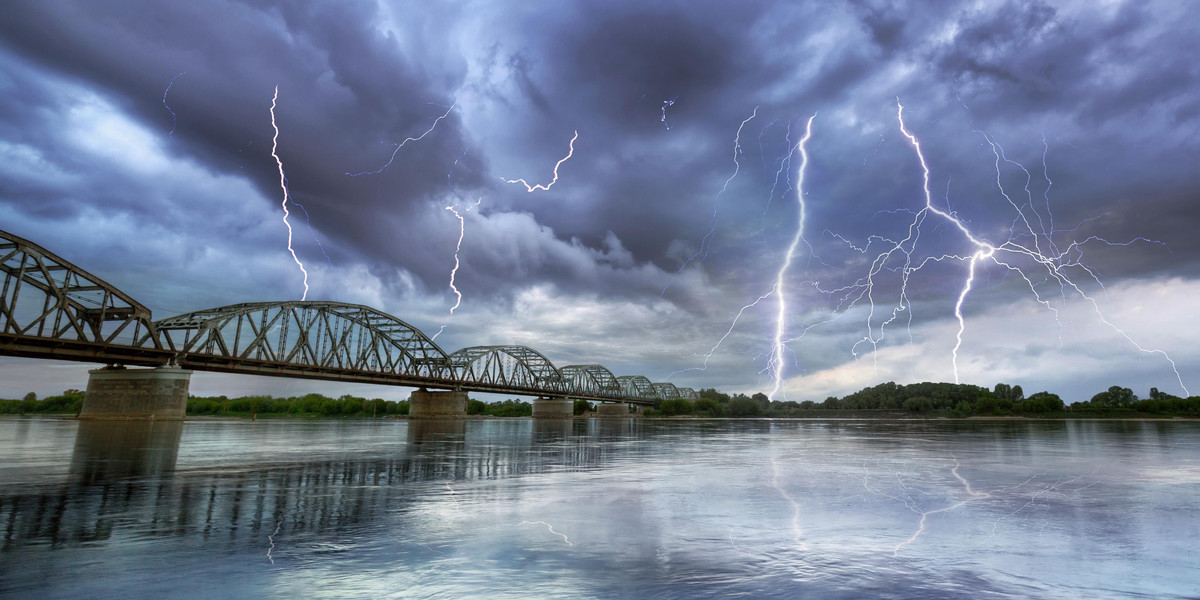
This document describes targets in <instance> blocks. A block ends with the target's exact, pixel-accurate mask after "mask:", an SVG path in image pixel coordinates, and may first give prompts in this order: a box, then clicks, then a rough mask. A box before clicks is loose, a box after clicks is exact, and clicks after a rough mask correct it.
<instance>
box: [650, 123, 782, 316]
mask: <svg viewBox="0 0 1200 600" xmlns="http://www.w3.org/2000/svg"><path fill="white" fill-rule="evenodd" d="M757 115H758V107H757V106H755V107H754V111H753V112H751V113H750V116H749V117H746V119H745V120H744V121H742V123H741V124H740V125H738V128H737V133H736V134H734V136H733V174H731V175H730V176H729V179H726V180H725V185H723V186H721V191H719V192H717V197H716V198H715V199H714V200H713V216H712V218H711V219H709V222H708V233H706V234H704V238H702V239H701V240H700V249H699V250H697V251H696V253H695V254H693V255H691V256H690V257H688V259H687V260H685V261H683V264H682V265H680V267H679V270H678V271H676V272H675V274H674V275H672V276H671V279H670V280H669V281H667V285H666V286H664V287H663V290H662V293H661V294H659V296H664V295H666V293H667V289H668V288H670V287H671V284H672V283H675V278H676V277H678V276H679V274H680V273H682V272H683V270H684V269H686V268H687V266H688V265H689V264H691V262H692V261H693V260H696V258H700V262H704V259H705V258H707V257H708V250H709V247H710V246H711V242H710V241H709V240H711V239H712V236H713V233H715V232H716V231H717V208H718V207H719V206H720V204H721V195H722V194H724V193H725V190H727V189H729V182H731V181H733V178H734V177H737V174H738V171H740V170H741V168H742V163H741V162H740V161H739V160H738V156H740V155H741V153H742V128H744V127H745V126H746V123H749V122H750V119H753V118H754V117H756V116H757Z"/></svg>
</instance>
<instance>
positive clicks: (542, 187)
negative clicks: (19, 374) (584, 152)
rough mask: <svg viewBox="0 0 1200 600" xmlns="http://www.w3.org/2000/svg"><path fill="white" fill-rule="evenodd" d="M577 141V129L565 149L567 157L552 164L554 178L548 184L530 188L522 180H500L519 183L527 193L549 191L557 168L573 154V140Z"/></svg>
mask: <svg viewBox="0 0 1200 600" xmlns="http://www.w3.org/2000/svg"><path fill="white" fill-rule="evenodd" d="M577 139H579V130H578V129H577V130H575V135H574V137H572V138H571V142H570V145H569V147H568V149H567V155H566V156H564V157H562V158H561V159H559V161H558V162H556V163H554V178H553V179H551V180H550V183H547V184H545V185H542V184H540V183H539V184H538V185H535V186H532V187H531V186H530V185H529V183H528V182H526V181H525V180H524V179H504V178H503V177H501V178H500V179H501V180H503V181H504V182H505V183H519V184H521V185H523V186H525V191H527V192H533V191H537V190H543V191H545V190H549V189H550V186H552V185H554V183H555V182H557V181H558V167H559V166H561V165H562V164H563V163H565V162H567V159H568V158H571V155H573V154H575V140H577Z"/></svg>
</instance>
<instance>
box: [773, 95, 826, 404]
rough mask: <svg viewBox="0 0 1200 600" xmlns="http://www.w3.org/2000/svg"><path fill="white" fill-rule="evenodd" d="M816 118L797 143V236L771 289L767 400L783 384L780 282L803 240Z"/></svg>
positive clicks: (784, 299)
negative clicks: (773, 308)
mask: <svg viewBox="0 0 1200 600" xmlns="http://www.w3.org/2000/svg"><path fill="white" fill-rule="evenodd" d="M816 118H817V115H813V116H811V117H809V118H808V124H807V125H806V126H805V129H804V137H802V138H800V142H799V143H797V144H796V148H797V149H799V150H800V170H799V173H798V174H797V175H796V201H797V203H798V205H799V208H800V216H799V220H798V222H797V223H796V234H795V235H794V236H793V237H792V243H791V244H790V245H788V249H787V253H786V254H785V255H784V257H783V265H782V266H780V267H779V274H778V275H776V277H775V287H774V288H773V290H774V292H775V297H776V300H777V301H778V303H779V312H778V314H777V315H776V320H775V341H774V343H773V345H772V346H771V358H770V360H769V361H768V363H767V368H768V369H769V370H770V372H771V373H772V375H773V377H774V379H775V384H774V386H773V387H772V388H771V393H770V394H768V395H767V398H768V399H771V400H774V399H775V394H777V393H779V388H780V386H782V385H783V333H784V329H785V326H786V322H787V321H786V320H787V296H786V295H785V294H784V285H783V279H784V276H786V275H787V272H788V269H790V268H791V266H792V258H793V257H794V256H795V255H796V247H797V246H799V245H800V240H802V239H803V238H804V221H805V217H806V210H805V209H806V207H805V204H804V173H805V171H806V170H807V169H808V149H807V144H808V140H809V138H811V137H812V124H813V120H814V119H816Z"/></svg>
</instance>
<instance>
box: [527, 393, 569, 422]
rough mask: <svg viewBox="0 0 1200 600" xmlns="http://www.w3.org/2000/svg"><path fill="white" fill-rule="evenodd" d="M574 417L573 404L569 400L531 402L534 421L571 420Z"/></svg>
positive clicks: (542, 399) (541, 399)
mask: <svg viewBox="0 0 1200 600" xmlns="http://www.w3.org/2000/svg"><path fill="white" fill-rule="evenodd" d="M574 417H575V402H574V401H572V400H571V399H570V398H538V399H537V400H534V401H533V418H535V419H572V418H574Z"/></svg>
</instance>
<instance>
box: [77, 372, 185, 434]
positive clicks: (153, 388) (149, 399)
mask: <svg viewBox="0 0 1200 600" xmlns="http://www.w3.org/2000/svg"><path fill="white" fill-rule="evenodd" d="M191 378H192V372H191V371H189V370H187V369H179V368H173V367H162V368H158V369H125V368H114V369H95V370H92V371H88V384H87V391H86V392H85V393H84V396H83V408H82V409H81V410H80V411H79V418H80V419H125V420H137V421H156V420H180V419H183V417H184V415H185V414H186V413H187V400H188V382H189V381H190V380H191Z"/></svg>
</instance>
